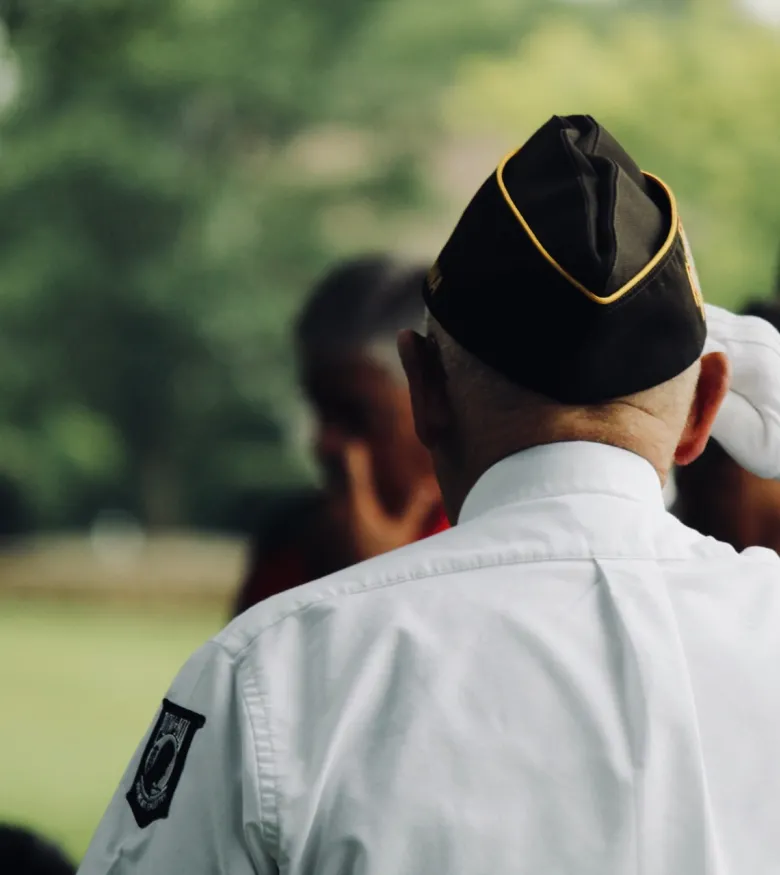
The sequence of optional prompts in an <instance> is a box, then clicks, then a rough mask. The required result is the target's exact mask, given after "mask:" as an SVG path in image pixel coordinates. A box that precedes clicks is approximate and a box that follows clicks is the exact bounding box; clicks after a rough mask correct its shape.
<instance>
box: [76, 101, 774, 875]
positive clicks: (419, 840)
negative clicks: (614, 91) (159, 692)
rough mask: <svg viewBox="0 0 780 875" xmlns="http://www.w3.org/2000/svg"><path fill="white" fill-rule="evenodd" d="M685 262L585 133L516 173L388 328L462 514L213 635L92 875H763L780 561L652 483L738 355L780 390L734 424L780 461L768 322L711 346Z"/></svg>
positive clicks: (686, 451) (650, 201) (148, 746)
mask: <svg viewBox="0 0 780 875" xmlns="http://www.w3.org/2000/svg"><path fill="white" fill-rule="evenodd" d="M686 249H687V246H686V244H685V242H684V237H683V234H682V226H681V225H680V223H679V217H678V214H677V208H676V205H675V202H674V198H673V196H672V194H671V192H670V191H669V189H668V188H666V186H665V185H664V184H663V183H661V182H660V181H659V180H656V179H655V178H654V177H651V176H649V175H644V174H642V173H640V171H639V169H638V168H637V166H636V165H635V164H634V162H633V161H632V160H631V159H630V158H629V156H628V155H627V154H626V153H625V152H624V151H623V150H622V149H621V147H620V146H619V145H618V144H617V143H616V142H615V140H614V139H613V138H612V137H610V135H609V134H608V133H607V132H606V131H605V130H604V129H603V128H602V127H600V126H599V125H598V124H597V123H596V122H595V121H594V120H593V119H591V118H590V117H587V116H572V117H564V118H560V117H554V118H553V119H551V120H550V121H549V122H548V123H547V124H546V125H544V126H543V127H542V128H541V129H540V130H539V131H538V132H537V133H536V134H535V135H534V136H533V137H532V138H531V139H530V140H529V141H528V143H526V145H525V146H524V147H523V148H522V149H520V150H519V151H518V152H516V153H513V154H512V155H511V156H510V157H509V158H507V159H506V160H505V161H504V162H502V163H501V164H500V165H499V167H498V169H497V171H496V172H495V173H493V174H491V176H490V177H489V178H488V180H487V181H486V182H485V184H484V185H483V186H482V188H481V189H480V190H479V192H478V193H477V195H476V196H475V198H474V199H473V200H472V202H471V203H470V205H469V206H468V207H467V209H466V211H465V213H464V215H463V217H462V218H461V220H460V222H459V223H458V225H457V227H456V229H455V231H454V233H453V235H452V237H451V238H450V240H449V242H448V243H447V244H446V246H445V247H444V249H443V251H442V253H441V255H440V256H439V259H438V260H437V262H436V265H435V266H434V268H433V269H432V270H431V271H430V274H429V277H428V281H427V285H426V288H425V292H424V295H425V300H426V303H427V306H428V308H429V311H430V314H431V315H430V318H429V320H428V327H427V331H426V334H425V336H420V335H417V334H415V333H414V332H410V331H406V332H404V333H403V334H402V336H401V338H400V340H399V345H400V349H401V351H402V357H403V360H404V365H405V368H406V372H407V374H408V378H409V385H410V390H411V396H412V403H413V410H414V416H415V423H416V428H417V432H418V434H419V436H420V438H421V440H422V442H423V443H424V444H425V445H426V446H427V447H428V448H429V449H430V451H431V453H432V455H433V458H434V462H435V467H436V472H437V476H438V479H439V483H440V485H441V489H442V495H443V498H444V502H445V505H446V507H447V511H448V515H449V516H450V518H451V519H453V520H457V526H455V527H454V528H452V529H451V530H450V531H447V532H443V533H441V534H439V535H437V536H435V537H433V538H428V539H426V540H424V541H420V542H417V543H415V544H412V545H410V546H407V547H405V548H403V549H402V550H399V551H395V552H393V553H390V554H386V555H384V556H380V557H377V558H375V559H373V560H370V561H368V562H365V563H362V564H361V565H358V566H356V567H353V568H351V569H348V570H346V571H343V572H340V573H338V574H334V575H331V576H329V577H327V578H325V579H323V580H320V581H317V582H315V583H311V584H307V585H306V586H303V587H299V588H298V589H295V590H292V591H290V592H287V593H283V594H281V595H279V596H276V597H274V598H271V599H269V600H267V601H266V602H264V603H262V604H260V605H258V606H256V607H255V608H254V609H252V610H251V611H249V612H247V613H246V614H245V615H243V616H242V617H241V618H239V619H238V620H237V621H235V622H234V623H233V624H231V626H229V627H228V628H227V629H226V630H225V631H224V632H223V633H222V634H221V635H219V636H217V638H216V639H215V640H214V641H213V642H211V643H210V644H207V645H206V646H205V647H204V648H203V649H201V650H200V651H199V652H198V653H197V654H196V655H195V656H194V657H193V658H192V659H191V660H190V661H189V662H188V663H187V665H186V666H185V668H184V669H183V671H182V672H181V674H180V675H179V677H178V678H177V679H176V681H175V682H174V684H173V686H172V687H171V689H170V691H169V694H168V697H167V699H166V701H165V702H164V703H163V706H162V708H161V710H160V712H159V716H158V718H157V721H156V723H155V724H154V726H153V727H152V729H151V732H150V733H149V735H148V736H147V738H146V739H145V741H144V742H143V744H142V746H141V748H140V750H139V752H138V754H137V755H136V757H135V758H134V759H133V761H132V763H131V765H130V768H129V770H128V772H127V774H126V775H125V777H124V779H123V780H122V783H121V786H120V789H119V791H118V792H117V794H116V796H115V798H114V800H113V802H112V803H111V806H110V808H109V810H108V813H107V814H106V816H105V818H104V820H103V822H102V824H101V826H100V828H99V829H98V833H97V835H96V837H95V839H94V841H93V844H92V847H91V848H90V850H89V852H88V854H87V857H86V861H85V863H84V866H83V869H82V872H83V873H84V875H98V873H106V872H108V871H110V872H111V875H125V873H144V875H146V873H149V875H151V873H158V872H187V873H206V872H208V873H218V872H219V873H228V872H230V873H232V875H248V873H271V872H277V871H284V872H286V873H291V875H298V873H318V875H335V873H340V875H345V873H358V872H360V873H371V875H375V873H381V875H396V873H404V875H416V873H419V875H423V873H425V875H429V873H447V875H466V873H468V875H488V873H490V875H497V873H512V875H525V873H528V875H530V873H534V875H536V873H577V875H595V873H598V875H618V873H620V875H629V873H640V872H641V873H643V875H669V873H685V875H703V873H708V875H709V873H718V875H730V873H737V872H739V873H744V872H750V873H751V875H763V873H770V872H775V871H776V868H777V860H778V859H780V830H778V829H777V822H776V820H777V815H776V812H777V807H778V801H780V763H779V762H778V761H777V758H776V757H775V755H774V753H775V748H776V745H777V736H778V732H780V688H779V687H778V685H777V684H776V683H775V680H774V678H775V672H776V668H777V665H779V664H780V636H778V634H777V629H778V628H779V627H780V587H778V583H779V582H780V560H779V559H778V557H776V556H775V555H774V554H771V553H769V552H768V551H761V550H758V551H748V552H747V553H745V554H743V555H741V556H740V555H739V554H736V553H735V552H734V551H733V550H732V549H731V548H730V547H728V546H726V545H723V544H719V543H717V542H714V541H708V540H707V539H703V538H702V537H701V536H700V535H698V534H697V533H695V532H693V531H691V530H689V529H687V528H685V527H684V526H683V525H682V524H681V523H679V522H678V521H677V520H676V519H675V518H674V517H672V516H671V515H669V514H668V513H667V512H666V511H665V509H664V506H663V498H662V491H661V485H662V483H663V481H664V479H665V478H666V476H667V473H668V471H669V469H670V467H671V465H672V463H673V461H675V460H676V461H677V463H679V464H685V463H687V462H690V461H692V460H693V459H694V458H695V457H696V456H697V455H698V454H699V453H700V452H701V451H702V449H703V447H704V445H705V443H706V441H707V438H708V435H709V432H710V428H711V426H712V424H713V421H714V420H715V417H716V414H717V413H718V408H719V406H720V404H721V401H722V399H723V397H724V394H725V393H726V387H727V370H728V364H727V356H729V357H731V358H732V359H733V367H734V373H735V386H736V387H737V389H738V391H739V392H740V393H742V392H745V391H746V387H749V388H751V389H752V391H753V392H754V395H755V396H756V397H758V398H761V400H762V403H761V405H760V407H751V408H750V410H747V409H746V408H745V407H744V406H743V405H741V403H737V404H736V405H734V404H730V405H729V404H727V405H725V407H724V412H725V413H726V420H725V422H724V423H723V425H722V427H721V429H722V432H723V434H725V433H726V432H728V431H729V429H732V430H734V431H735V432H739V434H737V435H736V436H735V437H734V438H733V440H732V439H729V441H730V443H731V445H732V446H733V447H736V448H737V450H738V451H739V452H741V451H742V450H744V449H746V448H750V449H752V450H756V449H758V450H764V451H766V452H765V454H764V455H762V456H761V460H760V461H761V465H763V466H764V467H765V468H768V467H769V466H770V465H771V464H773V463H774V466H775V472H776V474H780V464H778V460H780V454H778V453H777V448H778V445H779V441H780V435H779V434H778V432H780V429H775V431H774V433H772V431H771V429H761V428H760V424H761V423H763V422H766V421H767V418H768V417H773V416H775V415H776V413H777V411H778V410H779V409H780V389H779V387H778V381H777V377H776V376H775V374H769V375H767V374H765V373H763V371H762V372H761V373H760V374H757V373H756V371H755V370H754V367H753V366H754V364H755V363H756V361H758V362H759V363H762V364H763V363H765V360H766V359H767V357H768V358H769V364H770V365H775V364H776V363H777V362H778V361H780V337H777V336H776V335H775V333H774V332H773V329H772V328H771V326H768V325H765V324H764V323H761V322H759V329H758V330H757V329H756V328H755V326H748V327H747V328H746V329H743V328H741V327H740V322H739V318H738V317H733V316H731V315H730V314H725V313H719V312H718V311H713V312H712V315H711V317H710V320H709V321H710V330H711V332H712V334H713V336H711V337H710V338H709V341H708V342H709V344H710V347H711V348H712V347H715V349H714V350H713V351H712V352H710V351H709V349H707V351H706V354H705V355H703V356H702V352H703V347H704V343H705V330H706V328H705V321H704V308H703V307H702V304H701V296H700V293H699V290H698V287H697V283H696V275H695V270H694V267H693V263H692V261H691V260H690V257H689V256H688V255H687V254H686ZM764 328H766V330H768V331H769V332H773V334H772V336H771V337H768V338H767V337H764V340H766V341H767V342H766V343H765V344H763V346H761V349H760V350H758V351H756V350H757V347H756V345H755V343H754V341H755V339H756V338H755V337H754V335H755V334H756V333H759V334H761V332H762V331H763V329H764ZM762 343H763V341H762ZM754 353H755V354H756V356H757V358H755V359H754V358H753V355H754ZM762 356H763V358H762ZM745 359H747V363H746V362H745ZM746 373H747V374H748V375H749V376H748V377H747V378H746V377H745V374H746ZM750 400H751V399H750V397H749V396H748V395H747V394H745V395H742V394H740V395H739V401H740V402H741V401H746V403H748V405H749V403H750ZM753 414H755V417H756V418H757V422H755V421H752V420H753V418H754V417H753ZM744 423H746V424H748V425H753V426H756V425H757V424H758V426H759V429H758V430H759V431H760V434H758V435H754V436H751V437H745V436H744V435H743V434H742V431H743V429H742V427H741V426H742V424H744ZM721 439H723V437H722V436H721ZM759 455H760V454H759V453H756V454H755V458H756V459H757V460H758V459H759ZM757 465H758V463H757ZM170 739H173V740H170ZM165 749H167V751H168V753H167V754H166V756H167V759H166V763H167V764H166V771H165V774H164V776H163V777H162V779H160V778H159V777H158V776H159V772H160V770H159V769H155V767H154V764H155V762H156V761H157V758H158V757H159V756H160V755H161V754H160V753H159V752H160V751H162V750H165Z"/></svg>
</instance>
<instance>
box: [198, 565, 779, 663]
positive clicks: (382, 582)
mask: <svg viewBox="0 0 780 875" xmlns="http://www.w3.org/2000/svg"><path fill="white" fill-rule="evenodd" d="M738 555H740V554H735V556H738ZM693 558H694V557H692V556H690V555H686V556H682V555H680V556H665V557H658V556H621V555H617V556H594V555H593V554H582V553H577V554H576V555H572V554H570V555H565V554H559V555H553V556H546V555H545V556H523V557H514V558H505V557H497V559H496V560H495V561H484V560H483V559H482V557H478V561H476V562H472V564H470V565H469V566H468V567H464V568H447V569H441V570H432V571H425V572H422V573H418V574H414V573H404V574H401V575H396V576H382V577H380V578H379V579H377V578H374V579H373V580H360V579H359V578H353V579H352V581H351V585H352V586H353V587H354V588H353V589H347V590H342V591H340V592H333V591H332V590H331V591H326V592H321V593H317V594H316V596H313V597H310V598H309V599H307V600H306V602H304V603H303V604H297V605H295V606H294V607H291V608H289V610H287V611H286V612H284V613H282V614H281V615H280V616H278V617H276V618H275V619H274V620H272V621H271V622H269V623H267V624H265V625H263V626H262V627H261V628H259V629H257V630H256V631H255V633H254V635H253V636H252V638H251V640H250V641H247V642H246V643H245V644H244V646H243V647H241V649H240V650H238V651H236V652H233V651H231V650H230V649H229V648H228V647H227V646H226V645H225V644H223V643H222V642H221V641H216V640H214V639H212V641H213V642H214V643H215V644H216V645H217V646H218V647H220V648H221V649H222V650H223V651H224V652H225V653H226V654H227V655H228V656H229V657H230V658H231V659H233V660H235V661H236V662H238V661H240V660H241V659H243V657H244V655H245V653H246V652H247V651H248V650H249V649H250V648H252V647H253V646H254V644H255V643H256V641H257V639H258V637H259V636H260V635H262V634H263V633H264V632H267V631H268V630H270V629H273V628H274V626H278V625H279V624H280V623H283V622H284V621H285V620H289V619H290V617H292V616H294V615H295V614H297V613H299V612H303V611H305V610H307V609H308V608H310V607H312V606H313V605H315V604H321V603H322V602H324V601H326V600H328V599H336V598H343V597H345V596H352V595H363V594H365V593H368V592H376V591H377V590H380V589H386V588H388V587H391V586H397V585H400V584H403V583H410V582H412V581H414V580H429V579H432V578H437V577H446V576H450V575H456V574H465V573H468V572H473V571H478V570H480V569H484V568H501V567H502V566H511V565H532V564H537V563H540V562H589V561H590V562H596V561H598V562H657V563H659V564H665V563H668V562H684V561H687V560H689V559H693ZM697 558H699V560H700V561H701V560H702V558H703V557H697ZM704 561H707V560H706V559H704ZM712 561H720V560H719V559H718V558H717V557H715V556H713V557H712ZM756 564H766V565H767V566H769V565H771V564H774V563H772V562H769V561H766V562H758V563H756ZM337 574H339V575H340V574H343V572H337ZM325 579H326V578H320V580H325ZM312 582H314V581H312ZM260 604H262V603H260Z"/></svg>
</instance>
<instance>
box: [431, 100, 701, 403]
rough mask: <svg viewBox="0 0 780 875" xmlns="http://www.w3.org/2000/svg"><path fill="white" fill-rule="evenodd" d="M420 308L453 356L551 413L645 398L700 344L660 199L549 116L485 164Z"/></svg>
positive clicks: (653, 181) (598, 132) (574, 127)
mask: <svg viewBox="0 0 780 875" xmlns="http://www.w3.org/2000/svg"><path fill="white" fill-rule="evenodd" d="M423 297H424V299H425V303H426V305H427V307H428V309H429V311H430V312H431V314H432V315H433V317H434V318H435V319H436V320H437V321H438V322H439V323H440V324H441V326H442V327H443V328H444V330H445V331H447V332H448V333H449V334H450V335H451V336H452V337H453V338H454V339H455V340H456V341H458V343H460V345H461V346H463V347H464V348H465V349H466V350H468V351H469V352H471V353H472V354H473V355H474V356H476V357H477V358H478V359H480V360H481V361H483V362H484V363H485V364H487V365H489V366H491V367H492V368H493V369H494V370H496V371H498V372H499V373H501V374H503V375H504V376H506V377H507V378H509V379H510V380H511V381H512V382H514V383H516V384H518V385H520V386H523V387H525V388H527V389H530V390H532V391H534V392H538V393H540V394H542V395H545V396H547V397H549V398H552V399H554V400H556V401H559V402H561V403H563V404H599V403H603V402H606V401H610V400H613V399H615V398H620V397H623V396H625V395H631V394H633V393H634V392H640V391H643V390H644V389H649V388H651V387H653V386H657V385H659V384H661V383H663V382H665V381H667V380H670V379H672V378H673V377H675V376H677V375H678V374H680V373H682V372H683V371H684V370H685V369H686V368H688V367H690V365H692V364H693V363H694V362H695V361H696V359H697V358H698V357H699V356H700V355H701V353H702V350H703V348H704V341H705V338H706V325H705V321H704V304H703V300H702V296H701V290H700V288H699V282H698V278H697V276H696V269H695V266H694V263H693V258H692V256H691V253H690V249H689V247H688V243H687V240H686V238H685V233H684V231H683V228H682V223H681V221H680V217H679V215H678V212H677V204H676V202H675V198H674V195H673V194H672V191H671V190H670V189H669V188H668V186H666V185H665V184H664V183H663V182H662V181H661V180H660V179H658V178H657V177H655V176H652V175H651V174H649V173H643V172H642V171H641V170H640V169H639V167H637V165H636V164H635V163H634V161H633V160H632V159H631V158H630V157H629V156H628V154H627V153H626V152H625V151H624V149H623V148H622V147H621V146H620V145H619V143H618V142H617V141H616V140H615V139H614V138H613V137H612V136H611V135H610V134H609V133H608V132H607V131H606V130H605V129H604V128H603V127H601V125H599V124H598V123H597V122H596V121H595V120H594V119H593V118H591V117H590V116H583V115H575V116H554V117H553V118H551V119H550V121H548V122H547V123H546V124H545V125H543V126H542V127H541V128H540V129H539V130H538V131H537V132H536V133H535V134H534V135H533V136H532V137H531V138H530V140H528V142H526V143H525V145H524V146H522V147H521V148H520V149H519V150H517V151H515V152H513V153H511V154H510V155H508V156H507V157H506V158H505V159H504V160H503V161H502V162H501V164H499V166H498V169H497V170H496V171H495V172H494V173H493V174H491V176H490V177H489V178H488V179H487V181H486V182H485V183H484V184H483V185H482V187H481V188H480V189H479V191H478V192H477V194H476V195H475V196H474V198H473V199H472V201H471V203H470V204H469V205H468V207H466V211H465V212H464V213H463V216H462V217H461V219H460V221H459V222H458V224H457V226H456V227H455V230H454V232H453V233H452V236H451V237H450V239H449V240H448V242H447V244H446V245H445V247H444V249H443V250H442V252H441V254H440V255H439V258H438V259H437V261H436V262H435V264H434V265H433V267H432V268H431V269H430V271H429V272H428V276H427V278H426V281H425V284H424V287H423Z"/></svg>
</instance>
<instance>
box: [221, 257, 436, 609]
mask: <svg viewBox="0 0 780 875" xmlns="http://www.w3.org/2000/svg"><path fill="white" fill-rule="evenodd" d="M424 279H425V270H424V269H418V268H415V267H410V266H406V265H404V264H400V263H398V262H396V261H395V260H394V259H392V258H390V257H388V256H383V255H378V256H367V257H364V258H358V259H354V260H351V261H346V262H344V263H342V264H340V265H338V266H336V267H335V268H334V269H332V270H331V271H330V272H329V273H328V274H327V275H326V276H325V277H324V278H323V279H322V280H321V281H320V282H319V283H318V284H317V286H316V287H315V288H314V290H313V292H312V295H311V297H310V298H309V300H308V302H307V304H306V305H305V307H304V308H303V310H302V312H301V314H300V315H299V318H298V321H297V325H296V329H295V346H296V354H297V360H298V371H299V375H300V382H301V386H302V388H303V391H304V394H305V397H306V400H307V402H308V404H309V406H310V408H311V410H312V412H313V415H314V420H315V440H314V451H315V457H316V461H317V464H318V467H319V469H320V472H321V473H322V476H323V481H324V485H323V488H322V490H320V491H316V492H312V493H309V494H303V495H300V496H293V497H292V498H291V499H289V500H288V501H287V502H286V503H285V504H286V506H285V505H282V506H281V507H280V509H279V511H278V512H277V513H275V514H274V513H272V514H271V523H270V525H268V526H266V527H265V528H264V530H261V531H259V532H258V533H257V534H256V536H255V537H254V539H253V542H252V545H251V553H250V562H249V569H248V572H247V576H246V579H245V580H244V582H243V585H242V586H241V589H240V592H239V595H238V599H237V601H236V605H235V607H234V613H235V614H240V613H242V612H243V611H245V610H246V609H247V608H249V607H251V606H252V605H253V604H256V603H257V602H259V601H262V600H263V599H264V598H267V597H268V596H270V595H274V594H275V593H278V592H282V591H284V590H286V589H292V588H293V587H295V586H299V585H300V584H302V583H306V582H307V581H309V580H316V579H317V578H319V577H324V576H325V575H326V574H330V573H331V572H333V571H338V570H340V569H342V568H345V567H347V566H348V565H353V564H355V563H356V562H360V561H362V560H364V559H370V558H371V557H373V556H378V555H379V554H381V553H385V552H387V551H388V550H393V549H395V548H397V547H402V546H404V545H405V544H409V543H411V542H412V541H416V540H418V539H419V538H423V537H427V536H428V535H432V534H435V533H436V532H439V531H442V530H443V529H446V528H447V527H448V526H449V523H448V522H447V518H446V516H445V515H444V510H443V508H442V505H441V496H440V493H439V489H438V486H437V484H436V479H435V476H434V473H433V467H432V463H431V458H430V455H429V453H428V451H427V450H426V449H425V448H424V447H423V446H422V444H420V442H419V441H418V440H417V436H416V435H415V433H414V423H413V420H412V410H411V404H410V400H409V392H408V389H407V387H406V380H405V378H404V374H403V368H402V366H401V360H400V358H399V356H398V351H397V348H396V340H395V339H396V335H397V333H398V331H399V330H401V329H402V328H408V327H419V326H420V325H422V321H423V314H424V305H423V302H422V297H421V295H420V289H421V288H422V284H423V281H424Z"/></svg>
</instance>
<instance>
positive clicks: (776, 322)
mask: <svg viewBox="0 0 780 875" xmlns="http://www.w3.org/2000/svg"><path fill="white" fill-rule="evenodd" d="M742 313H743V314H744V315H745V316H757V317H759V318H761V319H764V320H766V321H767V322H769V323H770V324H772V325H773V326H774V327H775V328H776V329H777V330H778V331H780V301H777V300H771V301H753V302H751V303H749V304H748V305H747V306H746V307H745V308H744V309H743V310H742ZM676 485H677V502H676V505H675V508H674V511H675V513H676V514H677V515H678V516H679V517H680V519H682V521H683V522H684V523H685V524H686V525H689V526H690V527H691V528H694V529H696V530H697V531H699V532H701V533H702V534H705V535H710V536H712V537H714V538H717V539H718V540H719V541H724V542H726V543H728V544H731V545H732V546H733V547H734V548H735V549H737V550H744V549H745V548H746V547H769V548H770V549H773V550H775V551H776V552H780V482H778V481H776V480H765V479H763V478H761V477H758V476H756V475H755V474H753V473H751V472H750V471H747V470H746V469H745V468H743V467H742V466H741V465H739V464H738V463H737V462H735V461H734V460H733V459H732V458H731V457H730V456H729V455H728V454H727V453H726V451H725V450H724V449H723V448H722V447H721V446H720V444H718V443H717V442H716V441H715V440H710V441H709V443H708V444H707V447H706V449H705V450H704V452H703V453H702V454H701V456H700V457H699V458H698V459H697V460H696V462H695V463H694V464H692V465H689V466H687V467H685V468H681V469H680V470H678V471H677V473H676Z"/></svg>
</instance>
